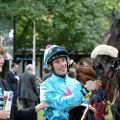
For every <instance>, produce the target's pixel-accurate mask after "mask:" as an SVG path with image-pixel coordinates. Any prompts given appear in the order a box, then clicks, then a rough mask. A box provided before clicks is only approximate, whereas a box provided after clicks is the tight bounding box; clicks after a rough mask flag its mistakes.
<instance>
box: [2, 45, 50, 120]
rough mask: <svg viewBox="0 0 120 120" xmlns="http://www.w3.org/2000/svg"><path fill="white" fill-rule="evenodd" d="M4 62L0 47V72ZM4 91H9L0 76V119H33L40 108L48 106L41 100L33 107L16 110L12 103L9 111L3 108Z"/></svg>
mask: <svg viewBox="0 0 120 120" xmlns="http://www.w3.org/2000/svg"><path fill="white" fill-rule="evenodd" d="M3 64H4V58H3V48H1V47H0V72H2V67H3ZM4 91H10V89H9V87H8V85H7V83H6V81H5V80H3V79H1V78H0V120H35V119H37V112H38V111H39V110H41V109H42V108H46V107H49V106H48V105H47V104H46V103H44V102H42V103H41V104H38V105H37V106H35V107H31V108H27V109H21V110H18V109H17V106H16V105H14V104H13V103H12V107H11V112H10V111H6V110H4V94H3V93H4Z"/></svg>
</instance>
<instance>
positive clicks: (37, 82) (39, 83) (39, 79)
mask: <svg viewBox="0 0 120 120" xmlns="http://www.w3.org/2000/svg"><path fill="white" fill-rule="evenodd" d="M41 83H42V80H41V78H40V77H36V85H37V90H38V94H39V95H38V103H40V85H41Z"/></svg>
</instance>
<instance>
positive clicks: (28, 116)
mask: <svg viewBox="0 0 120 120" xmlns="http://www.w3.org/2000/svg"><path fill="white" fill-rule="evenodd" d="M0 87H1V88H2V90H3V91H10V88H9V86H8V84H7V83H6V81H5V80H3V79H0ZM13 99H14V98H13ZM35 119H37V112H36V111H35V108H34V107H31V108H27V109H21V110H18V109H17V106H16V105H14V104H12V108H11V114H10V119H9V120H35Z"/></svg>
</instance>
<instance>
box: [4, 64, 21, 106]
mask: <svg viewBox="0 0 120 120" xmlns="http://www.w3.org/2000/svg"><path fill="white" fill-rule="evenodd" d="M17 71H18V64H16V63H13V64H12V65H11V69H10V71H9V72H8V73H7V77H6V80H7V83H8V85H9V87H10V89H11V90H12V91H13V94H14V103H15V104H16V105H17V97H18V94H17V89H18V81H19V78H18V76H17V75H16V73H17Z"/></svg>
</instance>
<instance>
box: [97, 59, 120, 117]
mask: <svg viewBox="0 0 120 120" xmlns="http://www.w3.org/2000/svg"><path fill="white" fill-rule="evenodd" d="M111 70H113V73H114V74H115V75H114V76H115V79H116V81H117V85H115V84H114V82H113V80H112V77H113V74H111V76H109V77H105V78H104V79H106V80H107V81H108V83H107V85H106V88H105V89H104V90H103V88H100V89H102V90H103V91H104V92H105V91H106V90H107V88H108V84H109V83H110V84H111V85H112V86H113V87H114V88H115V91H114V96H113V99H112V102H109V101H108V100H107V99H106V98H105V96H104V94H102V98H103V100H104V102H105V103H106V104H108V105H110V106H112V107H113V108H114V111H115V112H116V113H117V114H118V115H119V116H120V113H119V112H118V111H117V110H116V108H115V107H114V103H115V101H116V99H117V97H118V95H119V92H120V81H119V79H120V58H119V57H118V58H115V59H113V61H112V65H111ZM98 76H99V75H98ZM99 79H100V80H102V79H103V78H99Z"/></svg>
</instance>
